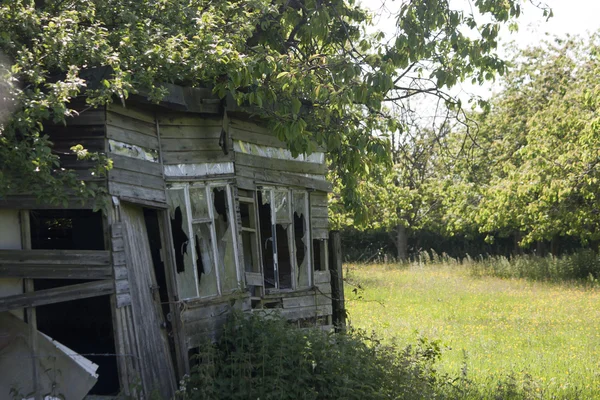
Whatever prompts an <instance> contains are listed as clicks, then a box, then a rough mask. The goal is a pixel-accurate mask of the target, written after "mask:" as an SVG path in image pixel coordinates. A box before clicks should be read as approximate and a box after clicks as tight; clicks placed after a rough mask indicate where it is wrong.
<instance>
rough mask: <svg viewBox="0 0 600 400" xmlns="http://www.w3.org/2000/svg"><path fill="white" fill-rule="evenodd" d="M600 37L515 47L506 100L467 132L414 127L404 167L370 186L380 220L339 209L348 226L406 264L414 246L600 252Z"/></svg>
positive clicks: (471, 117) (397, 152)
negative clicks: (363, 219)
mask: <svg viewBox="0 0 600 400" xmlns="http://www.w3.org/2000/svg"><path fill="white" fill-rule="evenodd" d="M599 38H600V37H599V35H598V33H594V34H591V35H590V36H589V37H586V38H582V37H566V38H554V39H550V40H548V41H546V42H544V43H541V44H539V45H537V46H533V47H529V48H527V49H523V50H517V49H516V48H513V50H512V57H511V60H510V61H509V64H508V68H507V72H506V74H505V75H504V76H502V77H501V78H500V79H501V84H502V86H501V90H500V91H499V93H497V94H495V95H494V96H492V98H491V100H490V101H489V103H488V104H487V105H486V106H485V107H484V108H482V109H478V110H473V111H470V112H468V113H467V114H466V115H465V117H466V118H465V119H464V121H459V122H460V123H457V119H456V118H453V119H450V118H443V119H442V120H443V122H441V123H437V128H436V129H432V127H434V128H435V127H436V125H435V124H431V123H430V124H429V125H423V124H421V125H419V124H416V123H412V124H411V123H410V122H411V121H407V124H406V126H407V132H409V133H408V134H405V135H403V136H401V138H402V140H401V141H400V142H399V143H397V144H396V146H395V147H394V148H393V150H392V153H393V157H394V163H393V168H382V169H380V170H378V171H376V173H374V174H372V175H371V179H369V180H363V181H362V182H361V185H362V186H361V190H363V191H364V193H365V198H366V199H368V201H369V202H370V206H371V209H372V210H373V211H372V214H371V215H370V218H369V219H368V220H367V221H366V222H365V223H364V224H362V225H361V224H357V223H356V221H355V220H353V219H352V217H351V215H350V214H349V213H348V212H347V210H346V209H345V208H344V206H343V204H341V203H340V202H338V203H335V202H334V204H333V206H332V211H333V215H334V217H336V218H335V222H336V224H337V226H338V227H343V226H346V227H353V228H355V229H356V228H359V229H368V230H370V231H369V232H370V233H363V234H360V233H358V232H356V231H353V229H348V228H346V229H347V237H348V238H353V239H352V240H354V241H358V242H360V241H361V236H362V239H363V240H366V242H367V243H368V242H369V240H370V239H369V235H370V234H373V233H375V232H377V230H379V232H380V235H381V234H384V235H383V236H380V237H379V238H380V239H379V240H382V239H386V240H385V241H384V242H382V243H386V244H387V245H386V246H387V250H386V251H388V252H391V251H390V250H393V254H394V255H395V256H396V257H398V258H399V259H405V258H406V257H407V256H408V253H407V250H408V249H409V248H410V250H411V251H413V252H415V251H418V250H419V249H423V250H427V249H429V248H433V249H436V251H438V252H448V253H451V254H454V255H455V256H464V255H465V254H466V253H469V254H471V255H477V254H483V253H486V252H489V253H491V254H505V255H508V254H511V253H513V254H514V253H515V252H522V251H531V252H536V253H538V254H546V253H548V252H552V253H553V254H558V253H561V252H565V251H571V250H573V249H576V248H579V247H592V248H594V249H595V248H596V247H597V245H598V242H597V241H598V239H599V230H598V228H599V223H600V218H599V217H600V209H599V208H598V202H597V197H598V195H599V194H600V192H599V190H598V189H599V186H598V185H599V177H600V176H599V169H598V168H599V163H600V146H599V145H600V132H599V131H598V128H599V127H600V124H599V123H600V119H599V117H600V115H599V114H598V105H599V103H598V94H599V89H600V86H599V83H598V78H597V77H598V73H599V72H600V69H599V67H600V61H599V60H598V54H599V50H600V41H599ZM451 111H452V110H451V109H450V110H449V112H451ZM413 122H414V121H413ZM392 243H393V245H392V246H390V244H392ZM409 244H410V246H409ZM355 245H356V243H354V246H355Z"/></svg>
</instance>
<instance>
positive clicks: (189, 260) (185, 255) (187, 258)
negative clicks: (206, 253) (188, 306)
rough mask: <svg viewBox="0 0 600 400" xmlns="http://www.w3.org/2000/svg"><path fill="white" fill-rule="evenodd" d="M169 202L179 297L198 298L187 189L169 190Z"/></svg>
mask: <svg viewBox="0 0 600 400" xmlns="http://www.w3.org/2000/svg"><path fill="white" fill-rule="evenodd" d="M167 201H168V204H169V215H170V219H171V232H172V234H173V247H174V251H175V267H176V271H177V287H178V289H179V297H180V298H181V299H189V298H192V297H197V296H198V290H197V284H196V281H197V279H198V278H197V276H196V271H195V268H194V259H193V257H194V248H193V245H192V243H191V239H190V238H192V237H193V236H192V235H191V234H190V218H189V214H190V210H189V207H188V201H187V195H186V188H178V189H171V190H169V191H168V196H167Z"/></svg>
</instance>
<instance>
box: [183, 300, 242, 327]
mask: <svg viewBox="0 0 600 400" xmlns="http://www.w3.org/2000/svg"><path fill="white" fill-rule="evenodd" d="M231 310H232V306H231V303H230V302H229V301H225V302H221V303H217V304H211V305H204V306H201V307H196V308H187V309H185V311H183V312H182V313H181V319H182V321H183V323H184V324H186V323H190V322H194V321H200V320H203V319H210V318H214V317H217V316H219V315H224V314H227V313H228V312H230V311H231Z"/></svg>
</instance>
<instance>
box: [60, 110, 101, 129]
mask: <svg viewBox="0 0 600 400" xmlns="http://www.w3.org/2000/svg"><path fill="white" fill-rule="evenodd" d="M105 120H106V112H105V111H104V108H100V109H98V108H96V109H91V110H86V111H81V112H80V113H79V114H78V115H75V116H73V117H67V118H66V122H67V125H70V126H74V125H84V126H85V125H104V121H105Z"/></svg>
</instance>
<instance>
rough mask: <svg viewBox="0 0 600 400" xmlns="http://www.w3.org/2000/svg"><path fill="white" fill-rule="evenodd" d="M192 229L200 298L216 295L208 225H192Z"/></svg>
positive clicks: (215, 278) (215, 277) (215, 280)
mask: <svg viewBox="0 0 600 400" xmlns="http://www.w3.org/2000/svg"><path fill="white" fill-rule="evenodd" d="M192 229H193V231H194V246H195V250H196V269H197V271H198V282H199V292H200V297H206V296H212V295H216V294H217V293H218V289H217V273H216V271H215V268H214V257H213V248H212V240H211V235H210V224H208V223H200V224H194V225H193V226H192Z"/></svg>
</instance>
